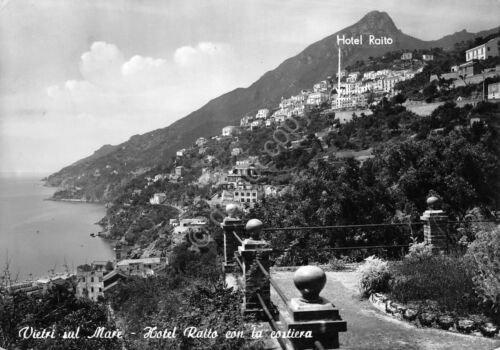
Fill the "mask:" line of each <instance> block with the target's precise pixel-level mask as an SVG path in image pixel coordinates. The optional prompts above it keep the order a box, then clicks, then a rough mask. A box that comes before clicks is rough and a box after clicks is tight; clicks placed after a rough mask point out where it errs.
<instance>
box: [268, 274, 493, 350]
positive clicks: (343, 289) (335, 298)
mask: <svg viewBox="0 0 500 350" xmlns="http://www.w3.org/2000/svg"><path fill="white" fill-rule="evenodd" d="M272 276H273V279H275V280H276V281H277V282H278V284H279V285H280V287H281V288H282V289H283V291H284V292H285V294H286V295H287V297H289V298H291V297H298V296H300V293H299V292H298V290H297V289H296V288H295V286H294V285H293V281H292V276H293V272H273V274H272ZM327 277H328V280H327V284H326V286H325V289H324V290H323V292H322V293H321V296H323V297H325V298H327V299H329V300H330V301H331V302H333V303H334V304H335V305H336V307H337V308H338V309H339V310H340V315H341V316H342V318H343V319H344V320H346V321H347V332H345V333H341V335H340V348H341V349H352V350H389V349H391V350H445V349H446V350H448V349H449V350H451V349H453V350H460V349H464V350H493V349H496V348H500V340H499V339H487V338H483V337H476V336H470V335H462V334H457V333H451V332H446V331H441V330H437V329H431V328H418V327H416V326H414V325H412V324H410V323H407V322H404V321H399V320H396V319H394V318H393V317H391V316H387V315H385V314H384V313H382V312H380V311H379V310H378V309H376V308H375V307H374V306H372V305H371V304H370V302H368V301H366V300H360V298H359V296H358V294H357V289H356V284H357V278H358V275H357V274H356V273H355V272H327ZM272 300H273V301H274V302H275V303H276V304H277V305H278V307H280V309H281V308H282V306H283V305H282V304H281V300H280V299H279V296H278V295H277V294H276V293H275V292H274V291H272ZM280 304H281V305H280Z"/></svg>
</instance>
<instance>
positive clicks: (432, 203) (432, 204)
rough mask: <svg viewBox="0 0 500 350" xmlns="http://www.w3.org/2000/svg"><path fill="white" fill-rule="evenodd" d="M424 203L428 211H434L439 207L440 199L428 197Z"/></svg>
mask: <svg viewBox="0 0 500 350" xmlns="http://www.w3.org/2000/svg"><path fill="white" fill-rule="evenodd" d="M426 202H427V207H428V208H429V209H435V208H437V206H438V205H439V202H440V199H439V198H438V197H436V196H430V197H428V198H427V201H426Z"/></svg>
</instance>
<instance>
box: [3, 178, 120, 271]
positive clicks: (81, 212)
mask: <svg viewBox="0 0 500 350" xmlns="http://www.w3.org/2000/svg"><path fill="white" fill-rule="evenodd" d="M56 190H57V189H56V188H51V187H46V186H44V183H43V182H42V181H41V177H40V176H23V177H19V176H17V177H13V176H1V175H0V277H1V276H3V272H4V270H5V268H6V267H7V265H8V267H9V271H10V274H11V276H15V277H17V280H18V281H22V280H26V279H31V278H37V277H43V276H48V275H49V274H50V273H53V272H55V273H57V272H66V271H70V272H73V271H75V269H76V267H77V266H78V265H81V264H85V263H90V262H92V261H94V260H111V259H113V257H114V253H113V249H112V247H111V245H110V244H109V242H107V241H105V240H103V239H102V238H100V237H91V235H90V234H91V233H97V232H99V231H100V229H101V228H100V226H98V225H96V224H95V223H96V222H98V221H99V220H100V219H101V218H103V217H104V215H105V213H106V209H105V207H104V206H103V205H99V204H89V203H73V202H56V201H52V200H48V198H50V197H51V196H52V194H53V193H54V192H55V191H56Z"/></svg>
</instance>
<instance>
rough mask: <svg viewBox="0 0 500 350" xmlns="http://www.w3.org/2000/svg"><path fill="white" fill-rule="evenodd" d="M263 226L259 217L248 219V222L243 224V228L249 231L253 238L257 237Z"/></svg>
mask: <svg viewBox="0 0 500 350" xmlns="http://www.w3.org/2000/svg"><path fill="white" fill-rule="evenodd" d="M263 226H264V224H263V223H262V221H260V220H259V219H250V220H248V222H247V224H246V226H245V230H246V231H247V232H248V233H250V236H251V237H252V238H253V239H259V238H260V232H261V231H262V227H263Z"/></svg>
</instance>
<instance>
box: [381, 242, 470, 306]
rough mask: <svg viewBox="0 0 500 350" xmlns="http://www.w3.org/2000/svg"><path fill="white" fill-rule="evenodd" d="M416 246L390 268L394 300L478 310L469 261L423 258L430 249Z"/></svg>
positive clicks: (437, 256) (444, 256) (439, 256)
mask: <svg viewBox="0 0 500 350" xmlns="http://www.w3.org/2000/svg"><path fill="white" fill-rule="evenodd" d="M417 247H418V248H416V247H415V248H414V250H413V253H409V254H408V256H407V257H405V258H404V259H403V260H402V261H400V262H397V263H394V264H392V265H391V267H390V271H391V275H392V276H393V279H392V280H391V285H390V287H391V295H392V297H394V298H395V299H396V300H398V301H400V302H403V303H408V302H412V301H425V300H433V301H436V302H437V303H438V305H439V306H440V307H442V308H443V309H445V310H448V311H457V312H467V311H470V310H472V309H475V308H476V306H477V298H476V297H475V293H474V284H473V282H472V277H473V269H472V266H471V264H470V263H469V260H468V259H466V258H464V257H463V256H459V255H455V256H453V255H434V256H432V255H431V256H427V257H426V258H422V257H423V256H424V254H427V253H424V252H426V251H427V249H428V247H423V246H422V245H418V246H417Z"/></svg>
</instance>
